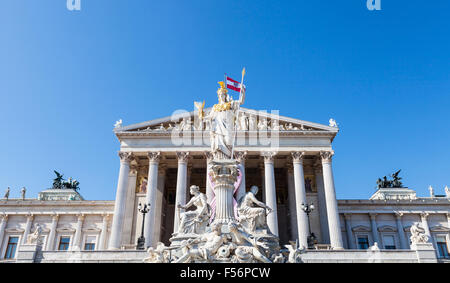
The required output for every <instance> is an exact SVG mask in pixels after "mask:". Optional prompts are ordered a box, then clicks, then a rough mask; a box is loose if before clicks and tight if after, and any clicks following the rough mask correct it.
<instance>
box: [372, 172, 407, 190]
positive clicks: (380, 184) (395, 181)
mask: <svg viewBox="0 0 450 283" xmlns="http://www.w3.org/2000/svg"><path fill="white" fill-rule="evenodd" d="M400 171H401V170H398V171H397V172H395V173H394V174H391V175H390V176H391V177H392V180H388V179H387V177H386V176H384V177H383V179H381V178H378V180H377V188H378V189H380V188H403V183H402V182H400V180H401V179H402V178H401V177H399V176H398V174H399V173H400Z"/></svg>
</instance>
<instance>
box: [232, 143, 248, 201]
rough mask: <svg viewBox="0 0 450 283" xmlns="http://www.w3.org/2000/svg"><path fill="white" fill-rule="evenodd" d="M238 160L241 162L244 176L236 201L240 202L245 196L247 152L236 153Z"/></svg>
mask: <svg viewBox="0 0 450 283" xmlns="http://www.w3.org/2000/svg"><path fill="white" fill-rule="evenodd" d="M235 155H236V160H237V161H238V162H239V165H238V166H239V170H240V171H241V174H242V177H241V178H242V179H241V184H240V185H239V188H238V190H237V192H236V201H239V200H240V199H241V198H242V197H243V196H245V188H246V184H245V159H246V158H247V151H238V152H235Z"/></svg>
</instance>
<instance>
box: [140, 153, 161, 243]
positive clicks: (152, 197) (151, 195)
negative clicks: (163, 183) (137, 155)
mask: <svg viewBox="0 0 450 283" xmlns="http://www.w3.org/2000/svg"><path fill="white" fill-rule="evenodd" d="M160 156H161V153H160V152H149V153H148V159H149V165H148V183H147V195H146V203H148V204H150V207H149V211H148V215H147V217H146V218H145V224H144V237H145V246H146V247H150V246H156V242H155V239H154V233H153V230H154V229H155V217H156V210H157V209H158V207H156V191H157V190H158V188H157V186H158V165H159V160H160Z"/></svg>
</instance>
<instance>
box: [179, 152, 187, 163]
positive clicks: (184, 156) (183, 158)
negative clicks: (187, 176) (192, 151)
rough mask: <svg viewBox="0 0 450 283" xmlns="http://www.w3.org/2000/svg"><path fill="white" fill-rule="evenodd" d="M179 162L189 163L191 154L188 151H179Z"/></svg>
mask: <svg viewBox="0 0 450 283" xmlns="http://www.w3.org/2000/svg"><path fill="white" fill-rule="evenodd" d="M177 158H178V162H188V160H189V152H188V151H177Z"/></svg>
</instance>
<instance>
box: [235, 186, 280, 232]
mask: <svg viewBox="0 0 450 283" xmlns="http://www.w3.org/2000/svg"><path fill="white" fill-rule="evenodd" d="M257 193H258V187H257V186H252V187H251V188H250V191H249V192H248V193H247V194H246V195H245V196H243V197H242V198H241V199H240V200H239V207H238V214H239V219H238V220H239V223H240V224H241V225H242V226H243V227H244V228H245V229H246V230H247V231H248V232H255V231H256V230H257V229H266V228H267V221H266V216H267V214H268V213H270V212H272V209H271V208H270V207H268V206H267V205H266V204H265V203H263V202H260V201H259V200H258V199H257V198H256V194H257ZM255 205H257V206H255ZM266 210H268V213H266Z"/></svg>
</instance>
